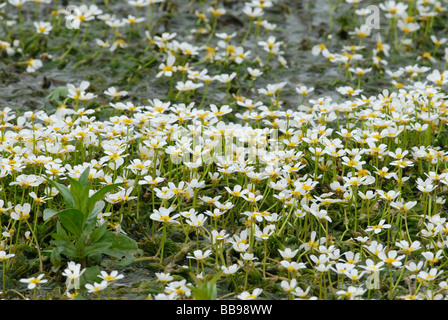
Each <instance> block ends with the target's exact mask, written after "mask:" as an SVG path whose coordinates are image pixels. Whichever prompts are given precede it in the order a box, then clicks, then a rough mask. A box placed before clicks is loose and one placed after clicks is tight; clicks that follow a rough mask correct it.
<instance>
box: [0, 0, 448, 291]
mask: <svg viewBox="0 0 448 320" xmlns="http://www.w3.org/2000/svg"><path fill="white" fill-rule="evenodd" d="M27 2H31V1H23V0H22V1H17V0H15V1H13V0H9V2H8V6H7V7H6V8H7V11H8V12H13V11H14V10H13V9H15V11H16V12H18V13H19V20H18V21H15V20H14V21H11V22H10V23H9V25H8V27H9V28H13V27H14V28H15V23H16V22H17V23H19V24H20V28H22V27H23V26H22V22H23V21H22V16H21V10H22V8H23V7H26V6H28V5H31V4H30V3H27ZM34 2H35V3H37V4H40V3H42V4H44V3H45V4H46V5H51V1H34ZM162 2H163V1H154V0H152V1H149V0H148V1H128V5H129V7H130V8H132V7H135V8H137V9H138V12H139V13H142V12H145V10H146V9H145V8H147V9H148V14H147V15H146V18H143V17H140V18H137V17H136V16H133V15H128V16H126V18H122V19H120V18H117V17H115V16H111V15H109V14H105V13H104V12H103V11H102V10H101V9H100V8H99V7H98V6H97V5H90V6H88V5H82V6H79V7H77V9H76V10H75V11H74V12H67V11H65V12H64V10H62V11H57V12H54V15H55V17H57V16H58V15H59V14H66V18H67V19H66V21H68V22H69V23H70V26H71V28H72V29H73V30H72V29H70V30H72V31H73V32H76V35H78V32H79V30H80V29H83V28H84V29H85V32H86V35H87V31H88V29H87V25H89V24H94V23H99V24H101V23H103V24H104V27H105V28H106V26H107V27H108V28H111V30H114V37H113V39H114V40H113V41H112V42H108V40H107V39H100V38H98V39H96V43H97V45H98V46H99V49H98V50H99V51H98V52H99V53H101V52H103V50H107V51H109V53H111V54H120V52H121V51H120V50H126V48H127V47H128V45H129V43H128V42H127V41H125V40H124V39H123V38H122V34H121V32H123V33H125V34H126V31H127V32H129V34H131V32H132V29H133V28H136V29H138V28H139V27H140V26H143V25H145V26H144V27H142V28H140V29H139V30H145V35H146V39H145V41H146V43H147V42H148V41H149V45H148V47H147V48H146V50H147V51H148V52H150V53H151V54H153V57H155V58H154V59H155V60H154V61H149V62H151V63H154V62H155V61H157V63H158V66H157V67H155V68H154V69H157V70H153V71H154V79H157V80H158V81H161V80H160V79H166V84H167V90H166V91H167V92H166V96H165V98H163V99H162V98H160V99H159V98H154V97H149V99H147V100H145V101H139V102H136V101H135V100H133V99H132V98H133V97H132V94H131V93H130V92H129V91H128V89H127V88H123V89H120V88H118V86H111V87H108V88H107V89H106V90H98V89H97V88H93V87H92V85H91V84H92V83H91V81H88V80H84V81H81V82H79V83H68V84H67V85H66V86H65V87H64V88H65V95H64V96H63V98H64V100H63V103H61V104H60V105H59V106H58V108H57V110H56V111H55V112H46V111H43V110H30V111H26V112H24V113H20V112H18V111H16V110H13V109H12V108H10V107H7V106H6V107H4V108H2V110H1V113H0V124H1V127H0V130H1V138H2V139H1V144H0V147H1V153H2V157H1V167H0V176H1V179H0V181H1V182H0V183H1V190H0V199H1V200H0V212H1V220H0V222H1V228H2V234H1V242H0V261H1V262H2V263H3V264H2V270H3V277H2V278H3V290H4V291H6V285H5V280H6V277H7V274H9V273H10V272H11V270H12V267H14V266H17V264H18V263H19V261H21V260H20V256H23V255H24V254H25V253H24V252H23V251H22V250H23V249H21V248H22V246H20V244H22V243H24V244H26V245H27V246H29V247H30V248H31V249H30V251H31V252H32V254H35V256H36V261H38V264H39V266H38V267H36V266H34V268H35V270H36V272H38V271H39V275H38V277H28V275H27V277H26V278H23V279H21V280H20V282H24V283H27V284H28V289H35V288H36V287H37V286H40V285H41V284H43V283H45V282H46V281H47V280H44V279H42V278H43V276H44V272H46V271H47V270H49V269H51V262H52V259H53V257H50V255H48V254H47V253H48V252H51V251H50V250H47V249H49V248H50V247H49V244H48V243H46V241H47V239H46V235H47V234H49V231H48V230H49V229H51V230H53V228H56V223H57V221H58V220H57V217H53V219H50V220H48V221H45V222H44V221H43V219H42V212H43V210H44V208H54V207H58V208H59V207H60V206H61V195H60V192H59V190H58V189H57V188H54V186H52V185H51V184H50V183H49V182H48V180H47V179H52V180H54V181H57V182H59V183H61V184H66V185H68V180H69V179H68V178H73V179H78V178H79V177H80V176H81V174H82V173H83V172H84V171H85V169H86V168H90V172H89V181H90V183H91V184H92V186H93V189H92V190H91V192H92V194H93V193H94V192H95V191H96V190H98V189H100V188H101V187H102V186H106V185H108V184H112V183H123V184H122V185H121V186H120V187H119V188H117V189H116V190H114V191H111V192H108V193H107V194H106V196H105V197H104V201H105V202H106V206H105V208H104V209H103V210H101V212H99V213H98V215H97V227H100V226H102V225H104V224H106V225H107V227H108V229H110V230H113V231H114V232H116V233H123V234H127V235H129V236H131V237H139V240H141V242H140V243H143V242H145V241H147V242H150V243H153V244H155V245H156V246H157V250H155V252H152V256H151V257H149V258H153V259H154V260H155V261H159V259H160V262H161V265H162V267H161V270H160V272H156V273H155V274H151V275H148V278H154V277H155V279H154V281H157V282H158V283H159V284H160V286H159V288H160V290H159V292H158V293H149V294H148V298H151V299H192V298H193V297H194V296H195V294H197V293H196V292H195V291H194V290H193V289H192V287H193V286H194V285H193V282H192V281H193V280H192V279H193V278H192V277H190V276H187V275H185V273H182V272H181V271H179V269H180V270H182V269H186V270H189V271H190V272H191V273H192V274H194V277H195V278H198V279H199V281H210V278H211V277H213V276H214V275H216V274H218V273H219V274H220V276H219V280H218V288H219V290H218V292H219V293H221V292H222V293H224V294H226V295H228V296H229V297H231V298H237V299H256V298H259V297H260V298H262V297H264V298H273V297H274V295H277V296H280V297H281V299H378V298H380V297H383V296H385V297H387V298H388V299H445V298H446V297H447V295H446V290H448V285H447V281H448V280H447V278H446V273H445V270H446V263H447V262H448V260H446V258H447V257H446V252H445V251H446V250H445V248H446V246H447V244H448V243H447V240H448V239H447V233H448V221H447V218H446V207H445V201H446V194H447V185H448V170H447V169H448V168H447V164H448V150H446V149H445V147H444V146H445V143H446V142H447V141H448V140H447V139H446V133H447V131H446V130H447V129H446V126H447V122H448V106H447V101H448V100H447V95H446V85H447V82H448V71H446V70H445V69H443V68H440V69H438V68H436V67H435V65H436V62H435V60H434V59H436V58H435V57H437V58H438V59H440V58H441V59H442V60H443V59H444V61H445V62H446V63H445V66H446V64H447V63H448V50H447V49H445V48H444V45H445V42H446V39H438V38H436V36H434V35H430V34H429V32H430V31H431V30H432V29H431V28H432V25H433V23H434V20H435V19H437V18H438V17H439V16H441V17H442V19H443V17H444V18H446V15H445V11H446V9H447V8H446V5H444V4H443V3H442V2H438V1H429V0H426V1H420V0H416V1H406V2H400V1H383V2H382V3H381V4H380V9H381V11H382V13H383V17H386V18H387V19H388V22H389V29H390V30H394V32H395V33H393V34H394V36H395V37H394V36H392V38H391V39H392V40H391V42H390V43H387V42H386V40H385V37H386V35H385V34H383V38H381V33H380V32H378V33H377V37H376V38H375V39H374V40H373V41H371V39H369V38H372V37H373V35H372V33H373V31H372V30H371V29H369V28H367V27H366V26H365V25H363V24H361V25H358V26H356V28H354V31H353V32H350V34H351V35H352V36H353V37H354V38H355V39H357V38H359V41H360V43H359V45H354V46H349V47H348V46H347V47H343V48H342V50H341V52H339V53H336V52H335V51H336V49H329V48H330V46H329V45H328V44H327V45H325V44H316V45H315V46H314V47H313V48H312V49H311V52H310V53H309V54H310V55H314V56H315V59H316V60H319V59H321V61H322V62H323V63H325V62H328V64H337V65H339V66H340V68H341V70H343V72H345V74H344V73H343V74H342V76H344V75H345V76H346V81H345V82H344V85H341V86H338V87H336V88H335V92H336V94H337V99H335V98H332V97H328V96H325V97H319V96H317V95H315V91H316V90H315V89H316V88H315V87H313V85H312V84H310V85H308V86H305V85H297V86H296V85H293V84H291V83H288V82H286V81H283V82H282V81H274V79H273V78H271V77H270V76H269V74H270V71H271V69H270V68H288V67H289V66H288V60H287V52H286V53H285V51H284V50H287V43H285V42H284V41H282V40H280V39H278V38H277V37H276V35H275V31H276V28H277V26H276V25H275V24H273V23H271V22H269V21H268V20H267V19H264V18H265V17H268V16H269V13H270V10H271V9H273V8H275V6H279V5H280V3H281V1H280V0H278V1H268V0H265V1H261V0H260V1H257V0H250V1H244V2H243V3H244V5H243V6H242V8H241V12H242V13H243V14H244V15H245V16H247V19H248V20H249V22H250V24H249V25H248V26H247V33H243V34H239V33H238V34H237V33H236V32H235V33H230V34H229V33H226V32H219V25H220V24H219V21H220V17H222V16H223V15H225V13H226V9H225V8H224V7H217V6H214V5H213V4H212V5H210V4H209V5H210V6H209V7H208V9H207V8H206V7H203V6H201V8H202V10H199V11H197V12H196V15H195V18H196V19H198V25H200V26H204V28H198V29H195V30H194V34H195V35H196V36H198V37H199V38H200V36H204V35H205V38H206V39H202V38H200V39H201V41H202V40H204V41H206V44H205V45H204V44H203V43H202V42H201V43H200V44H197V45H196V44H194V41H185V40H182V39H178V38H179V36H178V34H177V33H176V32H174V31H166V32H161V33H158V32H154V28H156V24H155V23H154V12H155V11H156V8H157V7H156V4H160V3H162ZM205 2H207V1H205ZM345 2H346V4H349V5H351V6H353V12H354V14H355V15H354V16H356V15H357V16H358V17H361V18H362V17H365V16H366V15H368V13H366V12H365V11H363V9H362V8H361V7H360V6H361V4H362V3H363V2H365V1H348V0H346V1H345ZM213 3H214V2H213ZM201 4H203V2H201ZM12 6H15V8H14V7H12ZM22 6H23V7H22ZM198 8H199V7H198ZM335 9H337V8H336V7H333V6H332V5H331V1H330V11H332V10H335ZM17 10H18V11H17ZM130 11H131V10H130ZM142 15H145V14H142ZM148 20H149V23H148V25H146V23H147V22H148ZM59 23H61V21H59ZM33 27H34V28H35V30H34V32H35V33H36V36H38V37H48V38H49V40H48V41H51V36H52V32H54V28H55V27H56V26H55V25H53V24H52V23H50V22H46V21H36V22H34V24H33ZM446 27H447V26H446V25H445V29H444V30H445V31H446ZM252 28H255V30H253V29H252ZM385 28H386V27H385ZM390 32H392V31H390ZM420 32H421V35H422V36H424V35H427V38H428V39H430V41H432V43H433V45H434V52H433V53H432V54H431V53H429V52H425V53H424V54H422V55H419V56H418V57H419V58H418V59H416V61H414V63H415V64H410V65H408V66H400V67H398V68H395V67H394V66H393V65H390V64H388V61H387V60H388V59H389V58H390V57H391V55H392V54H396V52H397V51H399V50H404V48H405V47H408V48H412V45H413V43H412V40H411V39H412V36H413V35H414V34H416V33H418V34H420ZM387 36H390V35H387ZM398 36H402V39H401V40H400V39H398ZM191 39H193V38H191ZM8 40H9V41H8ZM11 40H12V39H7V40H6V41H1V42H0V48H1V49H2V50H4V51H5V54H6V55H8V56H10V57H14V56H16V55H18V54H22V55H23V57H24V58H26V59H27V62H26V70H25V69H24V72H27V73H34V72H39V69H40V68H42V66H43V65H44V64H45V63H46V62H45V61H43V59H40V58H38V57H34V58H32V57H27V54H25V53H24V49H26V48H25V47H23V43H22V42H20V41H19V40H14V41H12V42H11ZM77 40H78V39H77V36H76V38H75V39H74V41H75V42H73V43H76V41H77ZM17 41H19V42H17ZM251 41H252V42H251ZM249 42H251V43H249ZM372 44H373V49H372ZM81 46H82V44H81ZM327 47H328V48H327ZM439 48H440V49H444V50H445V56H443V54H440V52H438V50H439ZM71 50H72V46H70V47H69V48H68V50H67V51H65V52H64V54H63V55H62V56H61V57H59V58H58V57H50V60H51V59H53V60H57V59H62V60H63V59H65V58H68V57H70V52H71ZM330 50H331V51H330ZM369 50H371V51H369ZM409 50H412V49H409ZM332 51H333V52H332ZM145 52H146V51H145ZM393 52H395V53H393ZM99 53H98V54H99ZM274 58H275V61H274V60H273V59H274ZM142 59H143V58H142ZM142 61H144V60H142ZM149 62H148V63H149ZM205 64H208V65H209V66H210V67H209V68H208V67H204V65H205ZM380 73H381V74H382V75H385V76H386V77H388V80H390V84H391V85H392V89H391V88H387V89H386V88H384V89H380V90H379V91H378V92H377V93H375V94H372V93H367V94H366V92H368V90H365V89H364V88H363V81H364V79H365V77H367V75H369V76H370V75H371V74H376V75H378V74H380ZM262 77H264V79H265V80H267V81H268V84H266V85H262V86H261V85H260V86H259V87H257V80H258V79H260V78H262ZM353 78H355V79H353ZM352 82H355V85H353V83H352ZM238 83H239V84H238ZM238 85H244V86H246V88H245V90H241V91H238V92H237V91H235V90H234V86H238ZM216 88H218V90H219V92H220V94H221V95H220V96H218V97H217V98H216V99H215V97H210V96H208V95H207V93H208V90H212V89H214V90H216ZM291 89H292V91H294V92H295V95H296V96H297V95H298V96H299V97H300V99H299V101H300V100H301V103H298V104H297V105H292V104H289V103H285V102H284V100H283V95H284V93H285V91H287V90H291ZM313 95H314V96H313ZM95 105H100V106H101V107H100V108H98V109H95V108H92V106H95ZM136 225H140V226H142V227H135V228H134V227H132V226H136ZM134 229H135V230H134ZM141 229H145V234H146V235H145V236H144V241H143V240H142V236H141V233H139V230H141ZM51 230H50V231H51ZM147 230H149V231H148V233H146V232H147ZM151 233H152V234H151ZM179 238H180V240H179ZM169 241H170V244H168V243H167V242H169ZM176 241H177V242H178V243H176V244H174V245H176V249H175V250H172V249H171V251H170V249H169V245H171V246H172V245H173V243H175V242H176ZM182 242H183V244H182ZM185 249H187V251H188V252H184V251H185ZM177 251H179V252H180V253H183V254H184V256H183V257H181V258H179V257H178V254H177ZM147 255H148V253H147V252H146V253H145V252H144V250H143V252H142V254H141V256H136V262H135V263H138V261H143V260H145V259H147V258H148V257H147ZM167 261H169V262H170V264H168V263H167ZM173 261H174V262H173ZM67 263H68V266H67V268H66V269H65V271H63V272H62V275H63V276H65V277H66V279H67V281H66V283H65V286H66V293H67V296H68V297H69V298H75V297H76V295H77V294H78V290H84V289H85V290H86V293H87V294H88V293H94V294H101V292H102V291H103V290H104V289H106V288H109V289H110V288H111V283H112V282H113V281H115V280H118V279H121V278H123V275H122V274H120V275H119V274H118V271H116V270H114V271H112V272H111V273H110V274H109V273H107V272H105V271H101V274H100V275H99V277H98V278H97V282H94V283H93V284H91V283H86V284H84V286H80V279H81V277H82V276H83V275H85V274H84V271H85V269H84V268H85V266H81V265H80V264H78V262H74V261H67ZM176 267H179V268H178V269H176ZM37 268H39V269H40V270H38V271H37ZM174 270H175V271H176V272H174ZM58 272H59V273H60V270H59V271H58ZM174 273H176V274H174ZM19 285H20V284H17V286H19ZM60 285H61V286H64V284H63V283H61V284H60ZM73 288H74V289H75V290H76V294H72V293H70V292H71V290H72V289H73ZM109 294H110V292H109Z"/></svg>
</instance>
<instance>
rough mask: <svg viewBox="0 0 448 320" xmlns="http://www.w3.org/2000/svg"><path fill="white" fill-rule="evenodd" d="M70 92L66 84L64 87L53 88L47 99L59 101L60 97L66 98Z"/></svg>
mask: <svg viewBox="0 0 448 320" xmlns="http://www.w3.org/2000/svg"><path fill="white" fill-rule="evenodd" d="M67 94H68V88H67V87H66V86H63V87H58V88H56V89H55V90H53V92H51V93H50V94H49V95H48V96H47V97H46V99H47V100H55V101H59V99H60V98H65V97H67Z"/></svg>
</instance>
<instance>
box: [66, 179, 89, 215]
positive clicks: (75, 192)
mask: <svg viewBox="0 0 448 320" xmlns="http://www.w3.org/2000/svg"><path fill="white" fill-rule="evenodd" d="M67 179H68V180H69V181H70V191H71V194H72V196H73V199H74V200H75V208H77V209H79V210H81V211H82V213H83V214H84V221H85V220H86V219H87V217H88V215H89V212H87V201H88V199H89V187H88V186H87V187H84V186H83V185H82V184H81V182H79V181H78V180H75V179H73V178H71V177H67Z"/></svg>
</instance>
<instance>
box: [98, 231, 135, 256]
mask: <svg viewBox="0 0 448 320" xmlns="http://www.w3.org/2000/svg"><path fill="white" fill-rule="evenodd" d="M101 241H102V242H104V241H107V242H110V243H111V244H112V245H111V246H110V248H109V249H107V250H106V251H105V252H104V253H105V254H107V255H109V256H111V257H114V258H117V259H123V258H125V259H133V258H134V256H133V254H134V253H135V252H137V250H138V245H137V242H135V240H133V239H131V238H129V237H128V236H126V235H124V234H122V233H120V234H115V233H114V232H112V231H108V232H106V233H105V235H104V236H103V237H102V238H101Z"/></svg>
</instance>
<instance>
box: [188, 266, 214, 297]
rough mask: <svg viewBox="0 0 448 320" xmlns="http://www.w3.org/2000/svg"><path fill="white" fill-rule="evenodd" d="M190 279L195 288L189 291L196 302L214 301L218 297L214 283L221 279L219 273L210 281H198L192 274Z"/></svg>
mask: <svg viewBox="0 0 448 320" xmlns="http://www.w3.org/2000/svg"><path fill="white" fill-rule="evenodd" d="M192 277H193V280H194V282H195V287H191V291H192V293H193V296H194V298H195V299H196V300H216V298H217V297H218V290H217V288H216V281H218V279H219V278H220V277H221V272H218V273H217V274H216V275H215V276H214V277H213V278H211V279H210V280H207V279H204V280H200V279H198V278H197V277H196V276H194V275H193V274H192Z"/></svg>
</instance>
